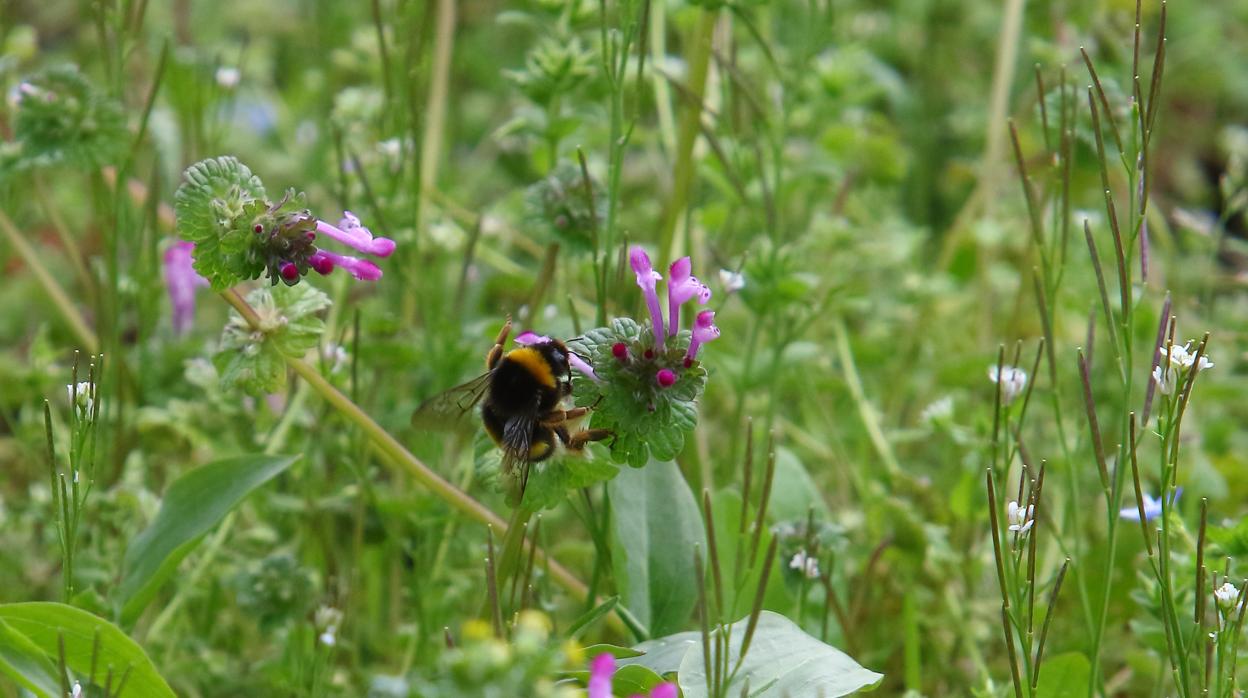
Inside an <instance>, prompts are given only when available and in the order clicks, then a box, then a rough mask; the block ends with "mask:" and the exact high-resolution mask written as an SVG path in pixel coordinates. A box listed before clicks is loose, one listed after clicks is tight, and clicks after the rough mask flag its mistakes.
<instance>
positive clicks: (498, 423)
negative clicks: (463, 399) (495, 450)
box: [481, 401, 507, 446]
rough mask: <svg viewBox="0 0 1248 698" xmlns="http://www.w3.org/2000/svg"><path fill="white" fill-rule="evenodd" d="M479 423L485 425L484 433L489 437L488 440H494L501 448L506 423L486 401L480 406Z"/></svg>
mask: <svg viewBox="0 0 1248 698" xmlns="http://www.w3.org/2000/svg"><path fill="white" fill-rule="evenodd" d="M481 422H482V423H483V424H484V425H485V433H487V434H489V435H490V438H491V439H493V440H494V443H495V444H496V445H498V446H502V445H503V433H504V430H505V429H506V427H507V422H506V420H504V419H503V418H502V416H500V415H499V414H498V411H497V410H495V409H494V406H493V405H492V404H491V403H490V402H488V401H487V402H486V403H485V404H484V405H481Z"/></svg>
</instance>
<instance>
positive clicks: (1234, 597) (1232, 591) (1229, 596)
mask: <svg viewBox="0 0 1248 698" xmlns="http://www.w3.org/2000/svg"><path fill="white" fill-rule="evenodd" d="M1213 595H1214V597H1216V598H1217V600H1218V605H1219V606H1221V607H1222V608H1224V609H1227V610H1230V609H1232V608H1234V607H1235V602H1237V601H1239V589H1236V588H1235V585H1234V584H1231V583H1230V582H1225V583H1223V584H1222V586H1220V587H1218V588H1217V589H1214V590H1213Z"/></svg>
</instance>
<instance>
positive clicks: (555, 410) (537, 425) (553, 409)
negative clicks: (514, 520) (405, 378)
mask: <svg viewBox="0 0 1248 698" xmlns="http://www.w3.org/2000/svg"><path fill="white" fill-rule="evenodd" d="M510 334H511V319H510V318H508V319H507V322H506V323H504V324H503V328H502V330H500V331H499V333H498V337H497V338H496V339H495V340H494V346H493V347H491V348H490V351H489V353H488V354H486V357H485V368H486V372H485V373H484V374H482V375H480V376H478V377H476V378H474V379H472V380H470V381H468V382H467V383H464V384H462V385H458V386H456V387H454V388H451V389H450V390H447V391H445V392H443V393H441V394H439V395H436V396H434V397H432V398H430V399H428V400H426V401H425V402H424V403H423V404H422V405H421V406H420V407H418V408H417V409H416V411H415V412H414V413H413V414H412V425H413V426H417V427H437V426H446V424H447V422H448V421H451V420H457V419H458V418H459V417H461V416H463V415H465V414H467V413H468V412H470V411H471V410H472V408H473V407H475V406H476V405H477V404H478V403H480V405H481V421H482V423H483V424H484V426H485V432H486V433H487V434H489V436H490V438H491V439H493V440H494V443H495V444H496V445H497V446H498V447H499V449H500V450H501V451H502V455H503V472H504V473H506V474H512V473H515V472H516V471H517V470H519V474H520V492H521V494H522V495H523V493H524V489H525V486H526V485H527V484H528V477H529V466H531V465H532V464H533V463H538V462H541V461H543V460H546V459H547V458H550V456H551V455H552V454H554V453H555V451H556V449H557V447H558V446H562V447H563V448H564V449H566V450H568V451H572V452H578V453H579V452H582V451H584V449H585V446H586V445H587V444H589V442H591V441H601V440H603V439H606V438H609V437H610V436H612V433H611V431H610V430H607V429H579V430H577V431H575V432H574V431H572V425H573V424H574V423H575V422H576V420H579V419H581V418H582V417H584V416H586V415H587V414H589V413H590V411H591V410H592V408H591V407H568V406H567V398H569V397H570V396H571V394H572V366H571V363H570V362H569V361H568V356H569V354H570V353H571V352H570V351H569V350H568V347H567V345H565V344H564V343H563V342H561V341H559V340H557V339H542V340H540V341H537V342H535V343H532V344H526V345H524V346H520V347H517V348H515V349H512V350H511V351H507V352H504V351H503V347H504V345H506V343H507V338H508V337H509V336H510Z"/></svg>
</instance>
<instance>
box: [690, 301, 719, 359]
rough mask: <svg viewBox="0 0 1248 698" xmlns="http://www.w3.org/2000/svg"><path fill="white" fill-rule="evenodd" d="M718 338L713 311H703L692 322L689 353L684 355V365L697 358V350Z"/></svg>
mask: <svg viewBox="0 0 1248 698" xmlns="http://www.w3.org/2000/svg"><path fill="white" fill-rule="evenodd" d="M718 336H719V328H718V327H716V326H715V311H714V310H703V311H702V312H700V313H698V317H697V319H695V320H694V321H693V339H691V340H689V351H688V352H686V353H685V363H686V364H688V363H691V362H692V361H693V360H694V359H696V358H698V349H699V348H700V347H701V346H702V345H703V344H705V343H707V342H709V341H711V340H713V339H715V338H716V337H718Z"/></svg>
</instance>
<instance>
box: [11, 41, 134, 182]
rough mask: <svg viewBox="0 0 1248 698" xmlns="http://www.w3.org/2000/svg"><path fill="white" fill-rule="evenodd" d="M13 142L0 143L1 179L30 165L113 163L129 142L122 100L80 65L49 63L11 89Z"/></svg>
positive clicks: (95, 164)
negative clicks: (87, 75)
mask: <svg viewBox="0 0 1248 698" xmlns="http://www.w3.org/2000/svg"><path fill="white" fill-rule="evenodd" d="M13 100H14V102H15V103H16V105H17V113H16V115H15V117H14V120H13V141H12V142H10V143H6V144H4V146H3V147H2V148H0V179H3V178H5V177H6V176H9V175H12V174H16V173H18V172H22V171H25V170H28V169H31V168H36V167H46V166H50V165H58V164H66V165H71V166H76V167H84V168H93V169H94V168H98V167H101V166H103V165H107V164H109V163H114V162H116V161H117V160H118V159H120V158H121V156H122V155H123V154H124V153H125V149H126V145H127V143H128V142H129V138H130V137H129V133H128V132H127V130H126V117H125V113H124V112H123V111H122V108H121V105H120V104H118V103H117V101H116V100H114V99H112V98H110V97H108V95H106V94H104V93H103V92H101V91H100V90H98V89H97V88H96V87H95V86H94V85H92V84H91V82H90V81H88V80H87V79H86V78H85V77H84V76H83V75H82V73H80V72H78V68H77V67H76V66H73V65H62V66H57V67H53V68H48V69H47V70H44V71H42V72H40V73H37V74H35V75H33V76H31V77H29V78H27V79H26V80H24V81H22V82H21V83H19V84H18V85H17V87H15V88H14V90H13Z"/></svg>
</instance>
